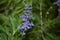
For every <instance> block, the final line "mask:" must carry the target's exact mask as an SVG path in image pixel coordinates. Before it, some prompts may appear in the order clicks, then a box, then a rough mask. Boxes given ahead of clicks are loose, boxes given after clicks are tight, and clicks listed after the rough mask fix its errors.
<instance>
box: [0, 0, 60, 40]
mask: <svg viewBox="0 0 60 40" xmlns="http://www.w3.org/2000/svg"><path fill="white" fill-rule="evenodd" d="M55 1H57V0H42V1H41V0H0V40H60V16H59V14H58V8H59V7H58V6H57V5H54V4H53V2H55ZM41 3H42V5H40V4H41ZM25 4H28V5H32V10H31V11H30V13H31V14H32V15H33V16H32V17H31V18H30V19H29V20H30V21H32V22H33V23H34V25H35V26H34V27H32V28H31V29H29V30H27V31H25V33H26V35H25V36H24V38H22V37H21V35H20V33H21V31H20V30H17V27H18V25H21V24H22V19H21V18H20V16H21V15H22V14H23V13H24V7H25ZM40 7H41V8H40ZM40 9H41V10H40ZM41 12H42V20H43V27H42V29H43V33H42V34H41V18H40V17H41V16H40V13H41ZM41 35H43V36H44V39H43V37H41Z"/></svg>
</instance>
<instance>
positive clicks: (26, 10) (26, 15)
mask: <svg viewBox="0 0 60 40" xmlns="http://www.w3.org/2000/svg"><path fill="white" fill-rule="evenodd" d="M30 10H32V7H29V6H28V4H26V5H25V8H24V15H22V16H20V18H22V20H23V23H22V25H21V26H18V30H23V31H26V30H28V29H30V28H31V26H34V24H33V22H30V21H29V20H28V19H29V18H30V17H32V14H29V12H30Z"/></svg>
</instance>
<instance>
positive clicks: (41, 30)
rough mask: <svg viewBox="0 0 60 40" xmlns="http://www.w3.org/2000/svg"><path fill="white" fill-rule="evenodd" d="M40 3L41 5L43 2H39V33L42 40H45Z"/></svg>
mask: <svg viewBox="0 0 60 40" xmlns="http://www.w3.org/2000/svg"><path fill="white" fill-rule="evenodd" d="M42 3H43V0H41V1H40V19H41V21H40V23H41V29H40V33H41V37H42V40H45V37H44V34H43V20H42V18H43V17H42Z"/></svg>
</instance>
